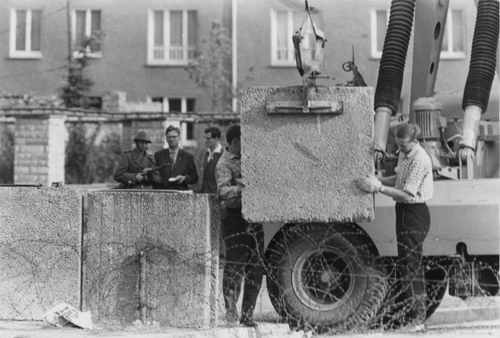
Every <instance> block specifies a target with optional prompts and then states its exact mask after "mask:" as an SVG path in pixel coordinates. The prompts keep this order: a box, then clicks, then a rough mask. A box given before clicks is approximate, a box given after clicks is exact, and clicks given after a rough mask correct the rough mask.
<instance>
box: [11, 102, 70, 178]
mask: <svg viewBox="0 0 500 338" xmlns="http://www.w3.org/2000/svg"><path fill="white" fill-rule="evenodd" d="M64 120H65V116H64V115H59V114H57V115H56V114H47V113H46V112H44V113H42V114H40V115H35V114H29V115H19V116H18V117H17V118H16V122H15V134H14V143H15V156H14V183H15V184H42V185H50V184H51V183H52V182H64V143H65V141H66V128H65V126H64Z"/></svg>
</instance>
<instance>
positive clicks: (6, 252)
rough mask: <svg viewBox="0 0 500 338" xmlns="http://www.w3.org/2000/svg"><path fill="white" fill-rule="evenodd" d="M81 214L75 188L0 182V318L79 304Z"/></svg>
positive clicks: (27, 315) (35, 316)
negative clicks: (60, 303)
mask: <svg viewBox="0 0 500 338" xmlns="http://www.w3.org/2000/svg"><path fill="white" fill-rule="evenodd" d="M81 214H82V199H81V197H80V195H79V194H78V193H76V192H74V191H73V190H70V189H66V188H57V189H55V188H44V187H42V188H32V187H0V319H17V320H40V319H42V316H43V314H44V313H45V312H46V311H47V310H48V309H50V308H51V307H53V306H55V305H56V304H58V303H59V302H66V303H69V304H71V305H73V306H75V307H79V305H80V248H81V246H80V243H81ZM0 335H1V334H0Z"/></svg>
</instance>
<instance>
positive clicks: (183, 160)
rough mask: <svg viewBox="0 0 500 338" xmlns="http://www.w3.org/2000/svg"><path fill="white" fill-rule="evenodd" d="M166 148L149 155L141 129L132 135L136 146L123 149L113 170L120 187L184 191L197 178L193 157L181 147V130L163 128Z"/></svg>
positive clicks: (170, 127)
mask: <svg viewBox="0 0 500 338" xmlns="http://www.w3.org/2000/svg"><path fill="white" fill-rule="evenodd" d="M165 134H166V139H167V143H168V149H162V150H159V151H157V152H156V153H154V155H151V154H150V153H149V152H148V145H149V144H150V143H151V139H150V138H149V136H148V135H147V134H146V132H144V131H139V132H138V133H137V134H136V136H135V137H134V142H135V148H134V149H132V150H130V151H127V152H125V153H124V154H123V155H122V157H121V158H120V161H119V163H118V168H117V169H116V171H115V176H114V178H115V180H116V181H118V182H120V184H121V186H120V187H121V188H145V187H146V188H153V189H174V190H187V189H188V185H190V184H195V183H196V182H197V181H198V173H197V171H196V166H195V163H194V157H193V155H191V154H190V153H188V152H187V151H185V150H183V149H181V148H180V145H179V139H180V129H179V128H177V127H174V126H169V127H168V128H167V130H166V131H165Z"/></svg>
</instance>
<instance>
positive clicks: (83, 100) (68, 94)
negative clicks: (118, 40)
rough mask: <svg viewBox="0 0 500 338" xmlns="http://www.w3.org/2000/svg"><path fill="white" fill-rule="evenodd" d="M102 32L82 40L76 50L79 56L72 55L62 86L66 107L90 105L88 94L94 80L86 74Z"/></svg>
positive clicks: (62, 96)
mask: <svg viewBox="0 0 500 338" xmlns="http://www.w3.org/2000/svg"><path fill="white" fill-rule="evenodd" d="M100 40H101V34H94V35H92V36H90V37H88V38H86V39H84V40H83V41H82V44H81V46H80V47H79V48H78V50H77V51H76V54H77V56H76V57H71V61H70V63H69V66H68V76H67V79H66V83H65V85H64V86H63V87H62V88H61V99H62V100H63V102H64V105H65V106H66V107H69V108H71V107H83V108H87V107H88V103H89V102H88V99H87V94H88V92H89V91H90V88H91V87H92V86H93V84H94V82H93V81H92V80H91V79H90V78H89V77H88V76H87V75H86V74H85V73H86V72H85V69H86V68H87V67H88V66H89V64H90V56H89V54H90V53H91V51H92V48H93V47H95V46H96V45H98V44H99V43H100Z"/></svg>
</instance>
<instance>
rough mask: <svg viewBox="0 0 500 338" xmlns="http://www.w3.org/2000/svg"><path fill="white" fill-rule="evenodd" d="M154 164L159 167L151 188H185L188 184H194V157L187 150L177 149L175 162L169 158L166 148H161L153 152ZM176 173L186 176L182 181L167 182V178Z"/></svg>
mask: <svg viewBox="0 0 500 338" xmlns="http://www.w3.org/2000/svg"><path fill="white" fill-rule="evenodd" d="M154 159H155V164H156V165H157V166H158V167H160V169H159V170H158V173H159V175H156V179H155V183H154V185H153V188H155V189H176V190H187V189H189V187H188V184H195V183H196V182H197V181H198V174H197V172H196V166H195V164H194V157H193V155H191V154H190V153H188V152H187V151H184V150H182V149H179V152H178V153H177V159H176V161H175V163H172V160H171V159H170V152H169V150H168V149H162V150H160V151H157V152H156V153H155V154H154ZM177 175H183V176H186V180H185V181H184V182H182V183H177V182H169V181H168V179H169V178H171V177H175V176H177Z"/></svg>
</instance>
